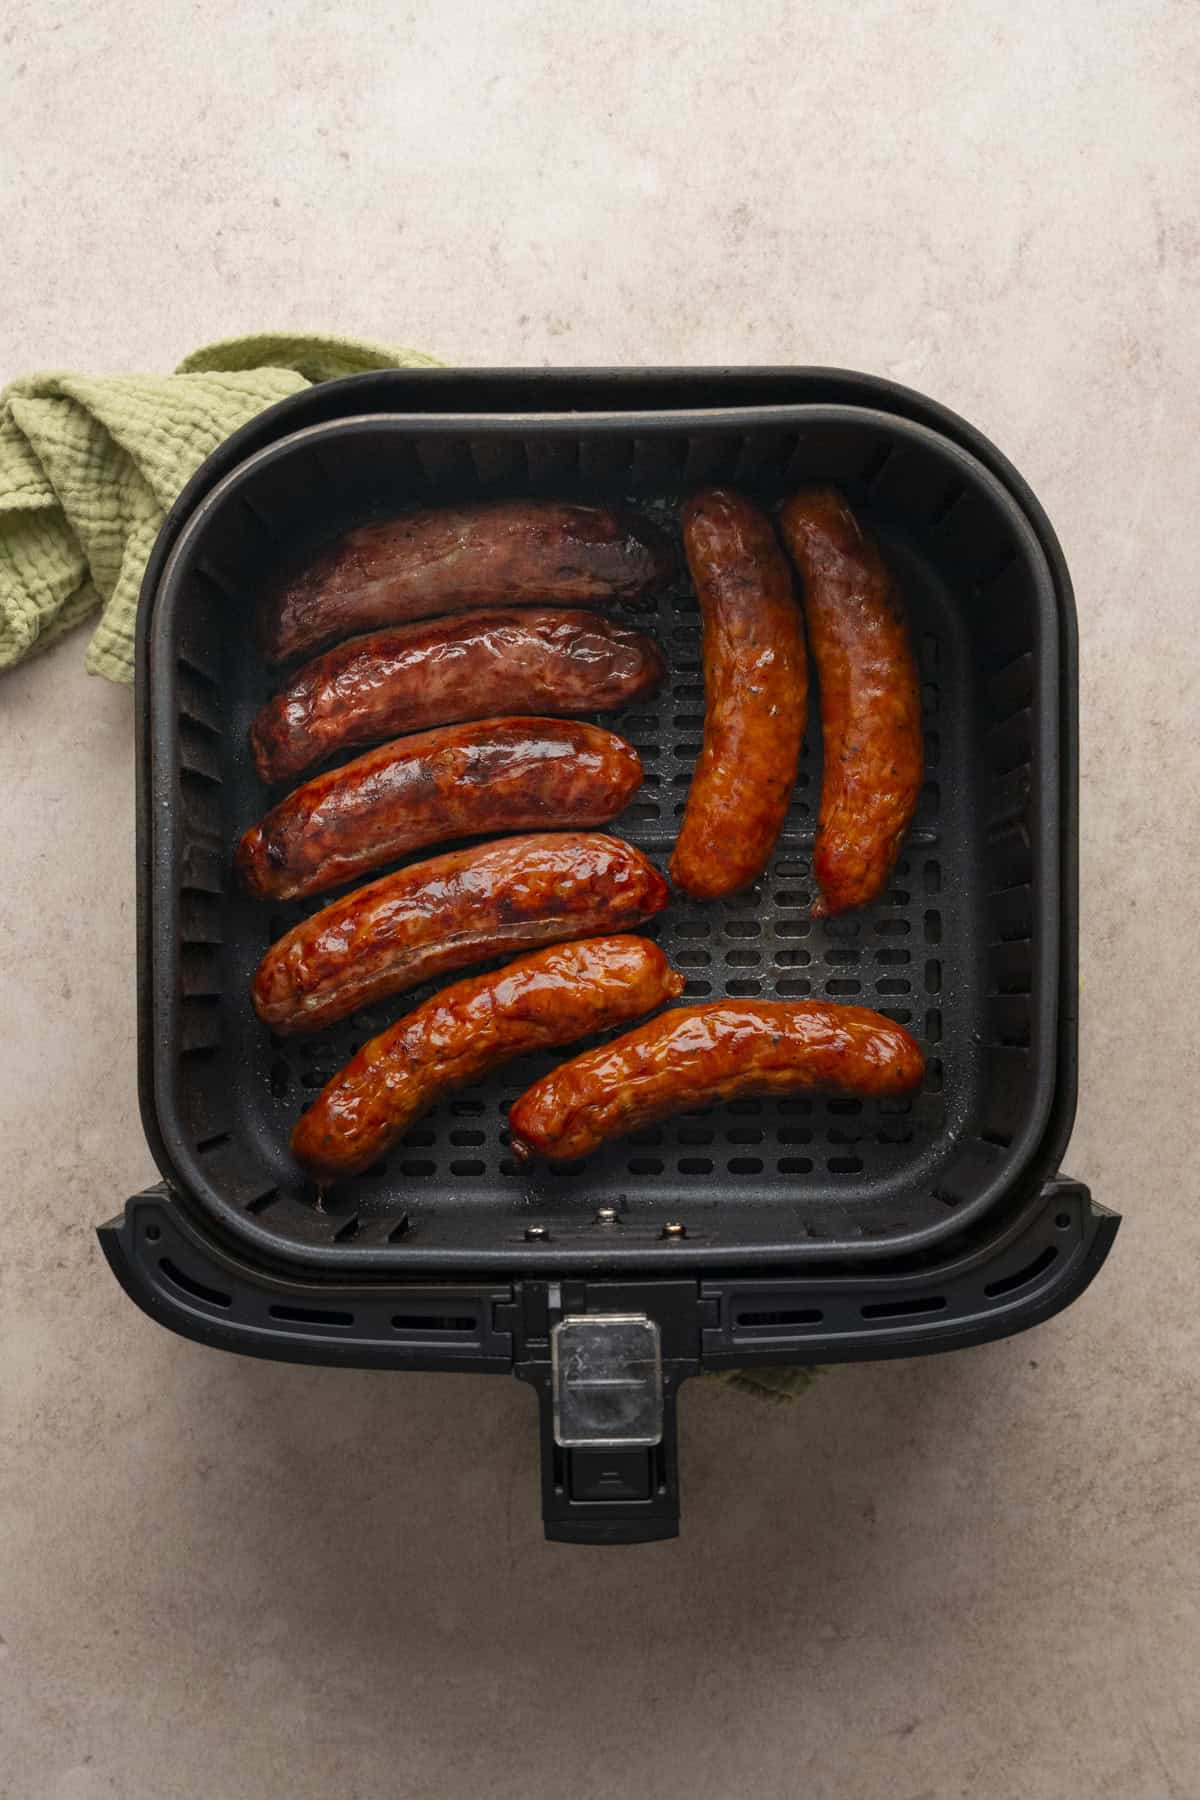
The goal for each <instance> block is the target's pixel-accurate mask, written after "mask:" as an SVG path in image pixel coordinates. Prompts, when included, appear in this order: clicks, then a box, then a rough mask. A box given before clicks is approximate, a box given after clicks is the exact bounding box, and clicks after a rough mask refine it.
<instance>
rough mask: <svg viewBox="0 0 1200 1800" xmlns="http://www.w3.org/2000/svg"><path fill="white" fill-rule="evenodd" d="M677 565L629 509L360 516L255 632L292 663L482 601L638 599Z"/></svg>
mask: <svg viewBox="0 0 1200 1800" xmlns="http://www.w3.org/2000/svg"><path fill="white" fill-rule="evenodd" d="M673 572H674V556H673V554H672V550H671V545H670V542H669V540H668V539H667V538H666V537H665V536H664V535H663V533H661V532H660V531H658V530H657V528H656V527H654V526H652V525H650V524H648V523H647V522H646V521H645V520H644V519H642V518H640V517H635V516H634V515H633V514H632V513H624V512H615V511H613V510H612V509H611V508H610V507H607V506H577V505H573V504H571V503H569V502H567V501H564V500H495V501H491V502H488V503H485V504H483V505H476V506H444V507H439V508H437V509H436V510H434V511H431V512H411V513H406V514H404V516H403V517H402V518H399V519H388V520H385V521H383V522H382V523H380V524H375V525H360V526H359V527H358V528H357V529H356V530H354V531H348V532H347V533H346V534H345V536H344V537H341V538H339V539H338V540H337V542H336V543H335V544H334V545H333V546H332V547H331V548H330V549H328V550H327V551H326V552H325V553H324V555H322V556H321V557H319V558H318V559H317V561H316V562H315V563H313V564H312V566H311V567H310V568H308V569H306V570H305V571H304V572H303V573H302V574H301V575H299V576H298V577H297V578H296V579H295V580H294V581H292V582H290V583H289V584H288V585H286V586H285V587H283V588H282V589H280V590H278V591H277V592H276V593H274V594H269V595H267V596H266V597H265V599H264V601H263V604H262V606H261V609H260V614H259V640H260V643H261V646H262V652H263V655H264V656H265V657H266V659H267V661H268V662H272V663H279V662H286V661H287V660H288V659H289V658H290V657H293V656H302V655H304V654H306V653H307V652H308V651H311V650H316V649H317V648H319V646H320V645H322V644H328V643H330V642H331V641H332V640H333V639H334V638H339V637H348V636H349V635H350V633H351V632H356V631H373V630H374V629H375V628H376V627H377V626H380V625H399V624H402V623H403V622H404V621H405V620H406V619H425V618H429V617H430V615H431V614H433V613H448V612H462V611H464V610H465V609H466V608H468V607H474V606H538V605H542V604H544V603H547V602H554V601H560V602H566V603H567V604H568V605H571V604H574V605H591V606H603V605H605V604H606V603H607V602H609V601H611V600H632V599H636V598H637V596H638V595H639V594H644V593H645V592H646V590H647V589H648V588H650V587H652V586H653V585H654V584H655V582H659V581H662V580H663V579H665V578H666V577H667V576H669V575H670V574H672V573H673Z"/></svg>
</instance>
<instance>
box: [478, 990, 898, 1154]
mask: <svg viewBox="0 0 1200 1800" xmlns="http://www.w3.org/2000/svg"><path fill="white" fill-rule="evenodd" d="M924 1067H925V1065H924V1058H923V1057H922V1055H921V1051H920V1049H919V1047H918V1045H917V1044H916V1043H915V1042H914V1040H913V1039H912V1038H911V1037H910V1036H909V1034H908V1032H907V1031H905V1030H904V1029H903V1027H902V1026H900V1025H893V1024H892V1022H891V1020H890V1019H885V1018H883V1017H882V1015H881V1014H879V1013H875V1012H870V1011H868V1009H867V1008H866V1007H865V1006H836V1005H834V1004H833V1003H832V1002H831V1001H826V1000H713V1001H710V1002H708V1003H707V1004H706V1005H703V1006H681V1007H678V1008H676V1009H675V1010H674V1011H673V1012H666V1013H663V1014H662V1015H661V1016H660V1017H659V1018H657V1019H651V1020H650V1022H649V1023H648V1024H646V1025H641V1026H639V1027H638V1028H637V1029H636V1030H635V1031H630V1032H627V1033H626V1035H625V1036H624V1037H619V1038H617V1039H616V1040H615V1041H614V1042H613V1043H611V1044H603V1045H601V1047H600V1048H599V1049H598V1050H589V1051H587V1052H586V1053H585V1054H584V1055H583V1056H577V1057H576V1058H575V1059H574V1061H573V1062H568V1063H564V1064H563V1065H562V1066H561V1068H558V1069H553V1070H552V1071H551V1072H550V1074H549V1075H547V1076H546V1077H545V1078H544V1079H543V1080H542V1081H536V1082H535V1083H534V1084H533V1086H532V1087H531V1088H527V1089H526V1091H525V1092H524V1093H523V1094H522V1095H521V1097H520V1099H519V1100H518V1101H517V1102H516V1104H515V1105H514V1106H513V1108H512V1110H511V1112H510V1113H509V1124H510V1125H511V1127H512V1134H513V1151H514V1153H515V1154H516V1155H517V1156H520V1157H524V1158H528V1157H531V1156H535V1155H536V1156H545V1157H549V1158H551V1159H552V1160H555V1161H563V1160H566V1159H568V1158H571V1157H576V1156H587V1155H588V1154H589V1152H590V1151H592V1150H595V1149H597V1148H598V1147H599V1145H600V1144H602V1143H603V1142H604V1141H605V1139H606V1138H611V1137H621V1136H623V1135H624V1134H625V1133H626V1132H629V1131H637V1130H640V1128H641V1127H642V1126H643V1125H651V1124H653V1123H654V1121H655V1120H656V1119H665V1118H667V1117H668V1116H669V1115H670V1114H671V1113H677V1112H685V1111H687V1110H689V1109H690V1108H692V1107H696V1106H707V1105H709V1104H711V1102H713V1101H714V1100H734V1099H737V1098H739V1097H740V1096H742V1095H746V1094H794V1093H799V1092H804V1091H805V1090H808V1089H814V1088H815V1089H818V1090H820V1091H821V1092H823V1093H829V1094H847V1095H860V1096H878V1095H893V1094H907V1093H909V1092H911V1090H912V1089H913V1088H916V1087H919V1086H920V1083H921V1079H922V1076H923V1074H924Z"/></svg>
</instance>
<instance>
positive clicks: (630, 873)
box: [254, 832, 667, 1033]
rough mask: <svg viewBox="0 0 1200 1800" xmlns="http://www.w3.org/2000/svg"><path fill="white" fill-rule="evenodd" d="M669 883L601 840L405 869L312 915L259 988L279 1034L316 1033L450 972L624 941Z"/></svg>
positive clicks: (472, 855) (520, 842) (262, 968)
mask: <svg viewBox="0 0 1200 1800" xmlns="http://www.w3.org/2000/svg"><path fill="white" fill-rule="evenodd" d="M666 903H667V884H666V882H665V881H664V880H663V878H662V876H661V875H660V874H659V872H658V870H657V869H656V868H654V867H653V866H652V865H651V864H650V863H648V862H647V861H646V858H645V857H644V856H643V855H642V854H641V852H640V851H639V850H635V849H634V848H633V846H632V845H631V844H625V843H622V842H621V840H620V839H619V838H611V837H604V836H602V835H601V834H600V833H599V832H562V833H557V834H556V833H549V832H547V833H544V834H543V833H539V834H537V835H536V836H533V837H518V838H504V839H502V840H501V841H500V842H499V843H496V844H479V845H477V846H475V847H474V848H473V849H470V850H453V851H450V852H449V853H448V854H447V855H445V856H431V857H430V858H429V859H428V860H427V861H425V862H419V863H410V865H409V866H408V868H406V869H400V870H398V871H397V872H396V873H395V874H394V875H384V876H382V877H381V879H380V880H378V881H372V882H369V883H368V885H367V886H366V887H361V888H355V890H354V892H353V893H351V894H347V895H346V896H345V897H344V898H343V899H340V900H335V901H333V902H332V904H331V905H329V906H326V907H323V908H322V910H321V911H320V912H318V913H314V914H313V916H312V917H311V918H310V919H305V920H304V921H303V922H302V923H301V924H299V925H297V926H295V927H294V928H293V929H292V930H291V931H289V932H288V933H287V935H286V937H282V938H280V940H279V942H278V943H277V944H273V945H272V946H271V948H270V949H269V950H268V951H267V954H266V955H265V956H264V957H263V960H262V962H261V963H260V965H259V969H258V974H257V975H256V976H255V978H254V1005H255V1007H256V1009H257V1011H258V1015H259V1017H260V1018H261V1019H262V1020H263V1022H264V1024H266V1025H269V1026H270V1027H271V1029H272V1031H277V1032H285V1033H286V1032H296V1031H316V1030H318V1029H319V1028H320V1027H321V1026H322V1025H332V1024H333V1023H334V1021H335V1020H337V1019H344V1018H345V1017H346V1016H347V1014H348V1013H352V1012H354V1011H355V1010H356V1009H357V1008H358V1007H360V1006H369V1005H370V1004H371V1002H372V1001H374V1000H380V999H382V998H383V997H384V996H385V995H387V994H397V993H400V992H402V991H403V989H405V988H411V987H416V986H417V985H418V983H419V982H422V981H428V980H430V979H431V978H432V977H433V976H435V975H443V974H445V972H446V971H447V970H448V969H462V968H466V967H467V966H468V965H469V964H470V963H478V962H486V961H487V960H488V959H489V958H490V957H493V956H503V955H504V954H505V952H506V951H511V950H532V949H534V948H536V947H537V946H538V945H539V944H553V943H558V942H561V940H562V939H564V938H576V937H586V936H588V935H589V934H594V933H596V932H607V931H625V930H628V929H629V928H630V927H631V926H634V925H638V924H640V923H641V921H642V920H643V919H649V918H652V917H653V915H654V914H655V913H657V912H661V911H662V909H663V907H664V906H665V905H666Z"/></svg>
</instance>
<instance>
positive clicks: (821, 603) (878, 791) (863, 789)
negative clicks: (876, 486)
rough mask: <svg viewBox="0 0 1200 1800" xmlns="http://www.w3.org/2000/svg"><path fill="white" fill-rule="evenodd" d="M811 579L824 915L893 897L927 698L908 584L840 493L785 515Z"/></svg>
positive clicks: (917, 783)
mask: <svg viewBox="0 0 1200 1800" xmlns="http://www.w3.org/2000/svg"><path fill="white" fill-rule="evenodd" d="M779 524H780V529H781V530H782V532H783V538H784V542H785V543H786V545H787V547H788V550H789V551H790V552H791V556H792V559H793V561H794V562H795V564H796V567H797V568H798V569H799V571H800V574H801V577H802V580H803V590H804V613H805V618H806V620H807V623H808V642H809V647H810V649H811V650H812V655H813V661H814V662H815V664H816V667H817V677H818V680H819V683H820V689H821V731H822V735H823V737H824V741H825V773H824V776H823V779H822V784H821V810H820V815H819V818H818V821H817V840H816V845H815V847H814V849H813V875H814V878H815V880H816V883H817V886H818V887H819V889H820V890H821V892H820V898H819V899H818V901H817V903H816V905H815V906H814V907H813V915H814V917H816V918H823V917H825V916H826V915H829V914H832V913H840V912H845V911H846V910H847V908H848V907H851V906H863V905H865V904H866V902H867V901H868V900H873V899H874V898H875V896H876V895H877V894H879V893H880V892H882V890H883V889H884V888H885V887H886V886H887V881H888V877H889V875H890V874H891V872H892V868H893V866H894V864H895V861H896V858H897V856H898V855H899V853H900V845H901V842H902V840H903V838H904V833H905V832H906V831H907V830H908V826H909V823H910V821H911V819H912V816H913V813H914V812H915V811H916V806H917V800H918V797H919V795H920V792H921V781H922V776H923V768H924V755H923V750H922V744H921V695H920V685H919V682H918V679H917V668H916V663H915V661H914V660H913V653H912V647H911V645H910V643H909V638H908V627H907V624H906V622H905V618H904V608H903V605H902V604H901V600H900V596H899V593H898V592H897V589H896V585H895V583H894V582H893V580H892V578H891V577H890V575H889V574H888V571H887V569H886V568H885V567H884V564H883V560H882V558H881V557H880V554H879V551H878V550H877V549H876V547H875V545H874V544H873V543H872V542H871V540H870V538H868V537H867V536H866V535H865V534H864V533H863V531H862V530H861V528H860V527H859V525H858V523H857V521H856V520H855V518H854V515H853V513H852V512H851V511H850V508H849V507H848V506H847V505H846V503H845V501H844V500H843V499H842V497H841V495H840V494H837V493H835V492H834V491H833V489H832V488H816V489H813V490H812V491H810V492H808V493H803V494H797V495H796V496H795V497H794V498H793V499H791V500H789V501H788V502H787V503H786V505H785V506H784V508H783V510H782V512H781V513H780V515H779Z"/></svg>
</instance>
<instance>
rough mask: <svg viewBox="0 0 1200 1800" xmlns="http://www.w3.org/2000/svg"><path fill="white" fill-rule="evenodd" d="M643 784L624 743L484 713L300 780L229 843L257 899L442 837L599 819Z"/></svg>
mask: <svg viewBox="0 0 1200 1800" xmlns="http://www.w3.org/2000/svg"><path fill="white" fill-rule="evenodd" d="M641 783H642V764H641V759H640V757H639V756H638V753H637V751H636V750H635V749H634V748H633V746H632V744H627V743H626V742H625V740H624V738H619V737H616V736H614V734H613V733H612V732H611V731H602V730H601V729H600V727H599V726H598V725H585V724H583V723H582V721H581V720H576V719H481V720H479V721H478V722H477V723H475V724H473V725H444V726H443V727H442V728H441V729H440V730H438V731H421V732H418V733H417V734H416V736H415V737H406V738H397V740H396V742H395V743H394V744H381V745H380V746H379V747H378V749H375V750H368V751H367V752H366V754H365V756H359V757H356V758H355V759H354V761H353V762H349V763H345V764H344V765H343V766H342V767H341V768H340V769H330V770H329V771H328V772H327V773H326V774H324V775H318V776H316V777H315V778H314V779H313V780H312V781H306V782H305V783H304V785H303V787H298V788H296V790H295V791H294V792H293V793H291V794H289V795H288V797H287V799H286V800H281V801H280V803H279V805H278V806H275V807H272V809H271V811H270V812H269V813H268V814H267V816H266V818H265V819H264V820H263V821H262V824H261V825H255V826H254V827H253V829H252V830H250V831H248V832H246V834H245V836H244V837H243V838H242V841H241V843H240V844H239V845H238V852H237V864H238V868H239V870H240V872H241V875H242V879H243V881H244V882H245V884H246V886H247V887H248V888H249V889H250V891H251V893H253V894H256V895H257V896H258V898H259V899H260V900H294V899H297V898H299V897H300V896H302V895H304V894H318V893H320V892H321V891H322V890H323V889H325V888H331V887H337V886H339V885H340V883H342V882H343V881H353V880H354V878H355V877H356V876H360V875H365V874H366V873H367V871H368V870H369V869H377V868H379V867H381V865H382V864H384V863H389V862H396V861H397V860H398V859H399V858H400V857H402V856H407V855H408V854H409V853H410V851H413V850H421V849H424V848H425V847H426V846H427V845H429V844H439V843H445V842H446V840H447V839H448V838H462V837H476V836H478V835H479V834H480V833H482V832H486V833H487V835H488V836H489V837H493V836H499V835H500V834H501V833H503V832H506V831H533V830H543V829H546V828H550V829H560V828H565V827H568V826H580V825H603V824H604V823H606V821H607V820H609V819H611V818H613V817H614V816H615V815H616V814H617V813H619V812H620V811H621V809H622V807H624V806H627V805H628V804H629V802H630V800H631V799H632V798H633V796H634V794H635V793H636V792H637V790H638V788H639V787H640V786H641Z"/></svg>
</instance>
